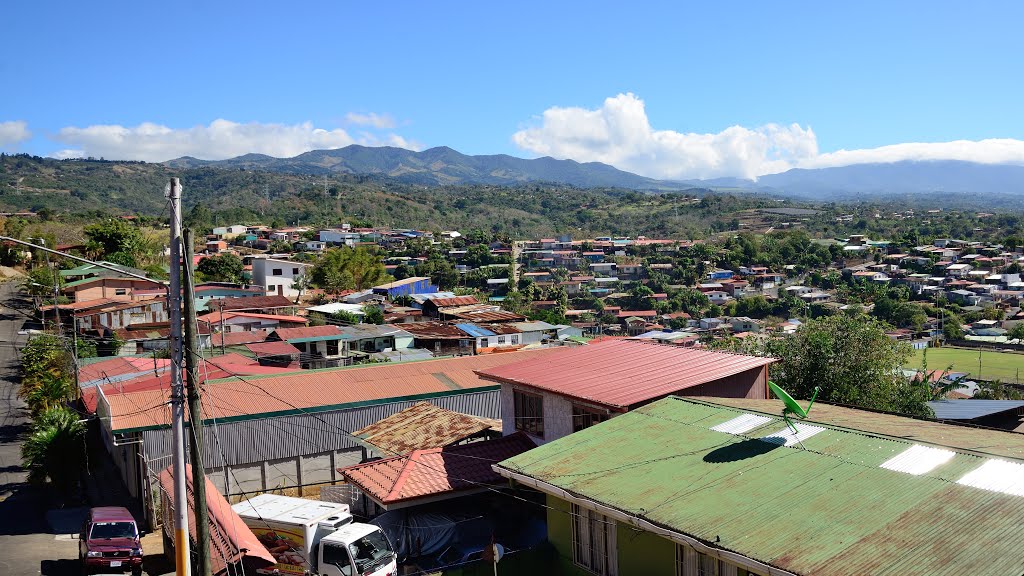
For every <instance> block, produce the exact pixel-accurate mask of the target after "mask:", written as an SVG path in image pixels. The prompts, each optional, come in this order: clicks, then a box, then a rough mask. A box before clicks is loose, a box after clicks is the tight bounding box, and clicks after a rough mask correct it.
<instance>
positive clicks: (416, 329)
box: [402, 322, 469, 340]
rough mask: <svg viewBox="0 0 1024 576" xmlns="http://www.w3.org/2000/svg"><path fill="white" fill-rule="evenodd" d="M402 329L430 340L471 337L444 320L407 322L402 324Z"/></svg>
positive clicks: (417, 336)
mask: <svg viewBox="0 0 1024 576" xmlns="http://www.w3.org/2000/svg"><path fill="white" fill-rule="evenodd" d="M402 330H405V331H406V332H408V333H410V334H412V335H413V336H414V337H416V338H424V339H430V340H462V339H466V338H469V336H467V335H466V333H465V332H463V331H462V330H459V329H458V327H456V326H454V325H452V324H446V323H443V322H407V323H404V324H402Z"/></svg>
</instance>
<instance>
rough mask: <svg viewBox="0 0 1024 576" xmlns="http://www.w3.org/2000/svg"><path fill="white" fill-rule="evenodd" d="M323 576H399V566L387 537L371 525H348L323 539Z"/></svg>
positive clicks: (321, 552)
mask: <svg viewBox="0 0 1024 576" xmlns="http://www.w3.org/2000/svg"><path fill="white" fill-rule="evenodd" d="M317 560H318V562H317V565H318V572H319V573H320V574H321V575H322V576H395V575H397V574H398V564H397V560H396V557H395V552H394V550H392V549H391V543H390V542H388V539H387V536H385V535H384V533H383V532H381V530H380V528H377V527H376V526H373V525H370V524H358V523H353V524H347V525H345V526H342V527H341V528H339V529H338V530H337V531H335V532H333V533H331V534H328V535H327V536H324V537H323V538H322V539H321V540H320V549H319V553H318V558H317Z"/></svg>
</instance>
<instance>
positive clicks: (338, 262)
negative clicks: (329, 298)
mask: <svg viewBox="0 0 1024 576" xmlns="http://www.w3.org/2000/svg"><path fill="white" fill-rule="evenodd" d="M390 280H391V277H390V276H388V275H387V273H386V272H385V271H384V263H383V262H381V261H380V259H379V258H377V255H376V254H374V253H373V252H370V251H369V250H367V249H365V248H347V247H346V248H331V249H329V250H327V251H326V252H324V253H323V255H322V256H321V257H320V260H318V261H317V263H316V264H315V265H314V266H313V268H312V270H310V281H311V282H312V283H313V284H315V285H316V286H319V287H320V288H323V289H324V290H327V291H328V292H331V293H337V292H340V291H342V290H349V289H355V290H363V289H366V288H370V287H372V286H376V285H378V284H383V283H385V282H388V281H390Z"/></svg>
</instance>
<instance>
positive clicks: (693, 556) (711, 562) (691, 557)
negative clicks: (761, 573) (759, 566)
mask: <svg viewBox="0 0 1024 576" xmlns="http://www.w3.org/2000/svg"><path fill="white" fill-rule="evenodd" d="M726 574H730V575H732V574H735V576H758V574H757V573H756V572H750V571H749V570H746V569H744V568H740V567H739V566H735V565H733V564H731V563H729V562H725V561H723V560H719V559H717V558H715V557H714V556H708V555H707V554H704V553H703V552H698V551H696V550H694V549H693V548H691V547H689V546H685V545H683V544H679V545H678V546H676V576H725V575H726Z"/></svg>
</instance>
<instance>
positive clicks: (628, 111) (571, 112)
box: [512, 94, 818, 179]
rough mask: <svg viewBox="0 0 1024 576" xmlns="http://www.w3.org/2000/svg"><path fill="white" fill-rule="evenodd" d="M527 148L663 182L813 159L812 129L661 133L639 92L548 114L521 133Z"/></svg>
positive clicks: (520, 142) (748, 173)
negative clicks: (599, 104)
mask: <svg viewBox="0 0 1024 576" xmlns="http://www.w3.org/2000/svg"><path fill="white" fill-rule="evenodd" d="M512 140H513V142H515V144H516V145H517V146H519V147H520V148H522V149H524V150H529V151H531V152H534V153H537V154H544V155H549V156H554V157H556V158H572V159H574V160H578V161H581V162H588V161H597V162H605V163H607V164H611V165H612V166H615V167H617V168H620V169H622V170H628V171H630V172H636V173H638V174H643V175H645V176H652V177H655V178H663V179H682V178H714V177H718V176H744V177H754V176H758V175H760V174H767V173H770V172H778V171H780V170H785V169H786V168H788V167H789V166H790V165H792V164H793V163H794V162H797V161H800V160H803V159H805V158H808V157H813V156H814V155H816V154H817V152H818V144H817V140H816V138H815V136H814V132H813V131H812V130H811V129H810V128H806V129H805V128H802V127H801V126H799V125H797V124H791V125H788V126H782V125H778V124H768V125H766V126H762V127H760V128H755V129H750V128H744V127H742V126H730V127H729V128H726V129H725V130H723V131H721V132H719V133H717V134H694V133H681V132H674V131H671V130H655V129H653V128H652V127H651V125H650V122H649V121H648V119H647V112H646V111H645V109H644V102H643V100H640V99H639V98H637V97H636V96H634V95H633V94H619V95H618V96H615V97H614V98H608V99H606V100H605V101H604V105H603V106H602V107H601V108H599V109H597V110H587V109H583V108H557V107H556V108H549V109H548V110H546V111H545V112H544V115H543V117H542V118H541V123H540V125H539V126H534V127H531V128H527V129H525V130H521V131H519V132H516V133H515V134H514V135H513V136H512Z"/></svg>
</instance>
